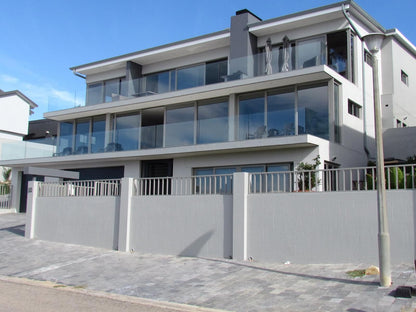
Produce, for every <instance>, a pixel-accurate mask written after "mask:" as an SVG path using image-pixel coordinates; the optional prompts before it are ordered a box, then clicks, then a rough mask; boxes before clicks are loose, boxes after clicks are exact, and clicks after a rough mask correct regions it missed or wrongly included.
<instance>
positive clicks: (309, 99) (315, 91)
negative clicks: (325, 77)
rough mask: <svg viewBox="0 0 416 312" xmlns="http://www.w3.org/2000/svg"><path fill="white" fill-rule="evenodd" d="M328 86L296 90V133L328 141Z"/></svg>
mask: <svg viewBox="0 0 416 312" xmlns="http://www.w3.org/2000/svg"><path fill="white" fill-rule="evenodd" d="M328 121H329V113H328V85H327V84H325V85H321V86H310V87H303V88H299V90H298V133H299V134H313V135H316V136H318V137H321V138H324V139H329V126H328Z"/></svg>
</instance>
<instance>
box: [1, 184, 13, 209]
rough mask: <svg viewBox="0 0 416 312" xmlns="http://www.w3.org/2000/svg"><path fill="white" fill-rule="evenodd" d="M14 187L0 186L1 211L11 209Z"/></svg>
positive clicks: (8, 185)
mask: <svg viewBox="0 0 416 312" xmlns="http://www.w3.org/2000/svg"><path fill="white" fill-rule="evenodd" d="M12 191H13V188H12V185H10V184H8V183H7V184H6V183H1V184H0V209H10V208H11V203H12Z"/></svg>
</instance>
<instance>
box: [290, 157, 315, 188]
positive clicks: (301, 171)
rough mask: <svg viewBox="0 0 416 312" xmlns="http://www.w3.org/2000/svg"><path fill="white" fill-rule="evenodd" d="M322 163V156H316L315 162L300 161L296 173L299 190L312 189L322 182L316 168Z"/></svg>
mask: <svg viewBox="0 0 416 312" xmlns="http://www.w3.org/2000/svg"><path fill="white" fill-rule="evenodd" d="M320 164H321V160H320V156H319V155H318V156H316V157H315V158H314V159H313V163H312V164H310V163H307V162H300V163H299V165H298V166H297V167H296V171H297V173H296V175H297V183H298V191H300V192H304V191H310V190H312V189H313V188H314V187H315V186H316V185H317V184H318V183H320V182H321V181H320V179H319V178H318V177H317V176H316V169H317V168H318V167H319V165H320Z"/></svg>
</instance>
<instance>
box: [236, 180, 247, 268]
mask: <svg viewBox="0 0 416 312" xmlns="http://www.w3.org/2000/svg"><path fill="white" fill-rule="evenodd" d="M248 177H249V175H248V173H247V172H236V173H234V176H233V259H235V260H247V196H248V188H249V181H248V180H249V179H248Z"/></svg>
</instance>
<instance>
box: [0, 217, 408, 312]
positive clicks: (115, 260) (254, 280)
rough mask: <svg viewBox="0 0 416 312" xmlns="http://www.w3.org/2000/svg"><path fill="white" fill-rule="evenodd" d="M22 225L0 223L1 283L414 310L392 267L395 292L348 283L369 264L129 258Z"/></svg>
mask: <svg viewBox="0 0 416 312" xmlns="http://www.w3.org/2000/svg"><path fill="white" fill-rule="evenodd" d="M24 222H25V216H24V215H21V214H7V215H0V275H8V276H19V277H25V278H30V279H35V280H49V281H53V282H58V283H63V284H66V285H73V286H81V287H85V288H88V289H91V290H100V291H106V292H112V293H116V294H123V295H129V296H137V297H143V298H149V299H155V300H163V301H171V302H177V303H185V304H192V305H199V306H203V307H208V308H219V309H224V310H229V311H243V312H248V311H264V312H267V311H285V312H286V311H337V312H338V311H348V312H360V311H365V312H369V311H377V312H384V311H400V312H401V311H405V312H407V311H412V312H414V310H415V308H416V302H415V298H411V299H400V298H395V297H392V296H390V295H389V293H390V292H391V291H392V290H393V289H394V288H395V287H397V286H399V285H416V276H415V273H414V271H413V266H412V264H411V263H408V264H407V263H404V264H400V265H395V266H393V267H392V279H393V282H394V286H392V287H390V288H381V287H379V286H378V282H379V281H378V277H377V276H365V277H362V278H350V277H348V275H346V272H347V271H350V270H355V269H363V268H366V267H368V266H369V265H371V263H369V264H365V263H349V264H348V263H347V264H312V265H300V264H290V265H285V264H280V263H259V262H237V261H233V260H227V259H202V258H186V257H174V256H166V255H150V254H140V253H137V252H134V253H124V252H117V251H111V250H104V249H98V248H91V247H86V246H78V245H71V244H61V243H54V242H46V241H39V240H28V239H25V238H24V237H23V236H21V233H22V231H23V230H24ZM19 233H20V235H19ZM412 309H413V310H412Z"/></svg>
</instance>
